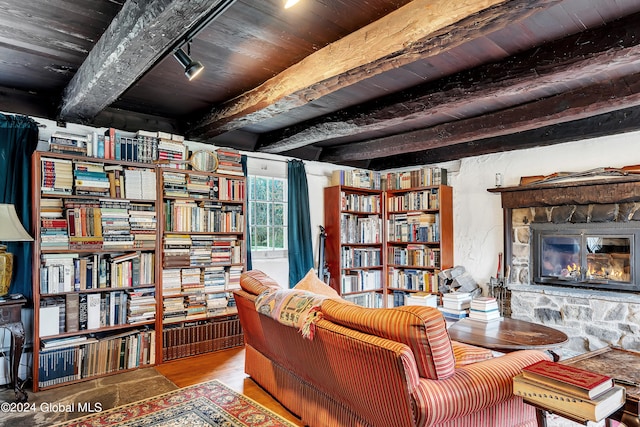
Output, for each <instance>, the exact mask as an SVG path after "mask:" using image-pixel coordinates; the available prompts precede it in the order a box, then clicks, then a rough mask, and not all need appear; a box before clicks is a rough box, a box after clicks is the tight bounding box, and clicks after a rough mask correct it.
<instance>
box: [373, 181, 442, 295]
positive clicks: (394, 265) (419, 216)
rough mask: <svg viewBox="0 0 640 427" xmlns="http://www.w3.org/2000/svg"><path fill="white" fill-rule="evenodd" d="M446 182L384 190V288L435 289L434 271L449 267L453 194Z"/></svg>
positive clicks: (404, 291) (415, 290)
mask: <svg viewBox="0 0 640 427" xmlns="http://www.w3.org/2000/svg"><path fill="white" fill-rule="evenodd" d="M452 193H453V191H452V188H451V187H449V186H446V185H437V186H426V187H416V188H406V189H397V190H387V191H385V192H384V195H385V207H386V209H385V220H386V221H385V225H386V229H385V237H386V240H385V251H386V255H387V264H386V273H387V280H386V284H387V291H389V292H393V291H400V292H401V293H408V292H409V293H410V292H418V291H424V292H432V293H437V292H438V273H439V272H440V271H441V270H442V269H446V268H450V267H453V207H452V205H453V197H452Z"/></svg>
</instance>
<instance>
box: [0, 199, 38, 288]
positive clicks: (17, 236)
mask: <svg viewBox="0 0 640 427" xmlns="http://www.w3.org/2000/svg"><path fill="white" fill-rule="evenodd" d="M31 241H33V238H32V237H31V236H30V235H29V233H27V231H26V230H25V229H24V227H23V226H22V223H21V222H20V219H19V218H18V214H16V208H15V206H13V205H9V204H5V203H0V242H31ZM12 275H13V254H11V253H9V252H7V247H6V246H5V245H0V296H4V295H6V294H8V293H9V288H10V287H11V277H12Z"/></svg>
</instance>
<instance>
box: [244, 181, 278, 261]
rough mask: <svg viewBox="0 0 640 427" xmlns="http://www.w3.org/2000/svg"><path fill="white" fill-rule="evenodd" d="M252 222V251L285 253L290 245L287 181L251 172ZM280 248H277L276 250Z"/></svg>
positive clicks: (250, 200)
mask: <svg viewBox="0 0 640 427" xmlns="http://www.w3.org/2000/svg"><path fill="white" fill-rule="evenodd" d="M248 184H249V193H248V194H249V195H248V203H249V226H250V232H251V252H252V254H259V253H260V252H263V253H264V254H265V255H266V252H267V251H271V252H274V255H275V254H276V253H277V254H279V255H283V256H284V253H282V252H284V251H286V249H287V238H286V236H287V181H286V180H285V179H282V178H273V177H266V176H257V175H249V177H248ZM276 251H278V252H276Z"/></svg>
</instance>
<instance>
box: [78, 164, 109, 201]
mask: <svg viewBox="0 0 640 427" xmlns="http://www.w3.org/2000/svg"><path fill="white" fill-rule="evenodd" d="M73 166H74V169H73V178H74V181H73V187H74V189H75V194H76V195H83V196H102V197H109V195H110V194H109V193H110V190H109V187H110V184H109V178H108V177H107V173H106V172H105V170H104V164H102V163H92V162H80V161H76V162H75V163H74V165H73Z"/></svg>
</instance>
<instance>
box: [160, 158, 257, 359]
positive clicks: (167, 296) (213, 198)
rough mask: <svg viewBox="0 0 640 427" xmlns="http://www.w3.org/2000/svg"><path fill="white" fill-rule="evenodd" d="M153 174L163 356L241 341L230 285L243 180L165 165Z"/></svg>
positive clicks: (239, 241)
mask: <svg viewBox="0 0 640 427" xmlns="http://www.w3.org/2000/svg"><path fill="white" fill-rule="evenodd" d="M226 157H230V156H229V155H226ZM238 166H239V161H238ZM158 175H159V177H160V183H161V185H160V188H161V192H162V212H161V235H162V245H163V250H162V259H161V264H162V272H161V283H162V285H161V294H162V303H163V315H162V324H163V325H162V329H163V339H162V359H163V361H167V360H173V359H178V358H183V357H188V356H193V355H197V354H202V353H206V352H209V351H216V350H221V349H224V348H230V347H235V346H238V345H242V344H243V335H242V331H241V329H240V326H239V320H238V316H237V310H236V308H235V302H234V299H233V294H232V291H233V289H237V288H239V287H240V274H241V273H242V271H243V268H244V259H245V247H244V244H245V238H244V237H245V236H244V230H245V223H244V220H245V219H244V215H245V185H246V184H245V178H244V177H243V176H240V175H239V174H238V175H226V174H220V173H208V172H197V171H192V170H177V169H171V168H159V169H158Z"/></svg>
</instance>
